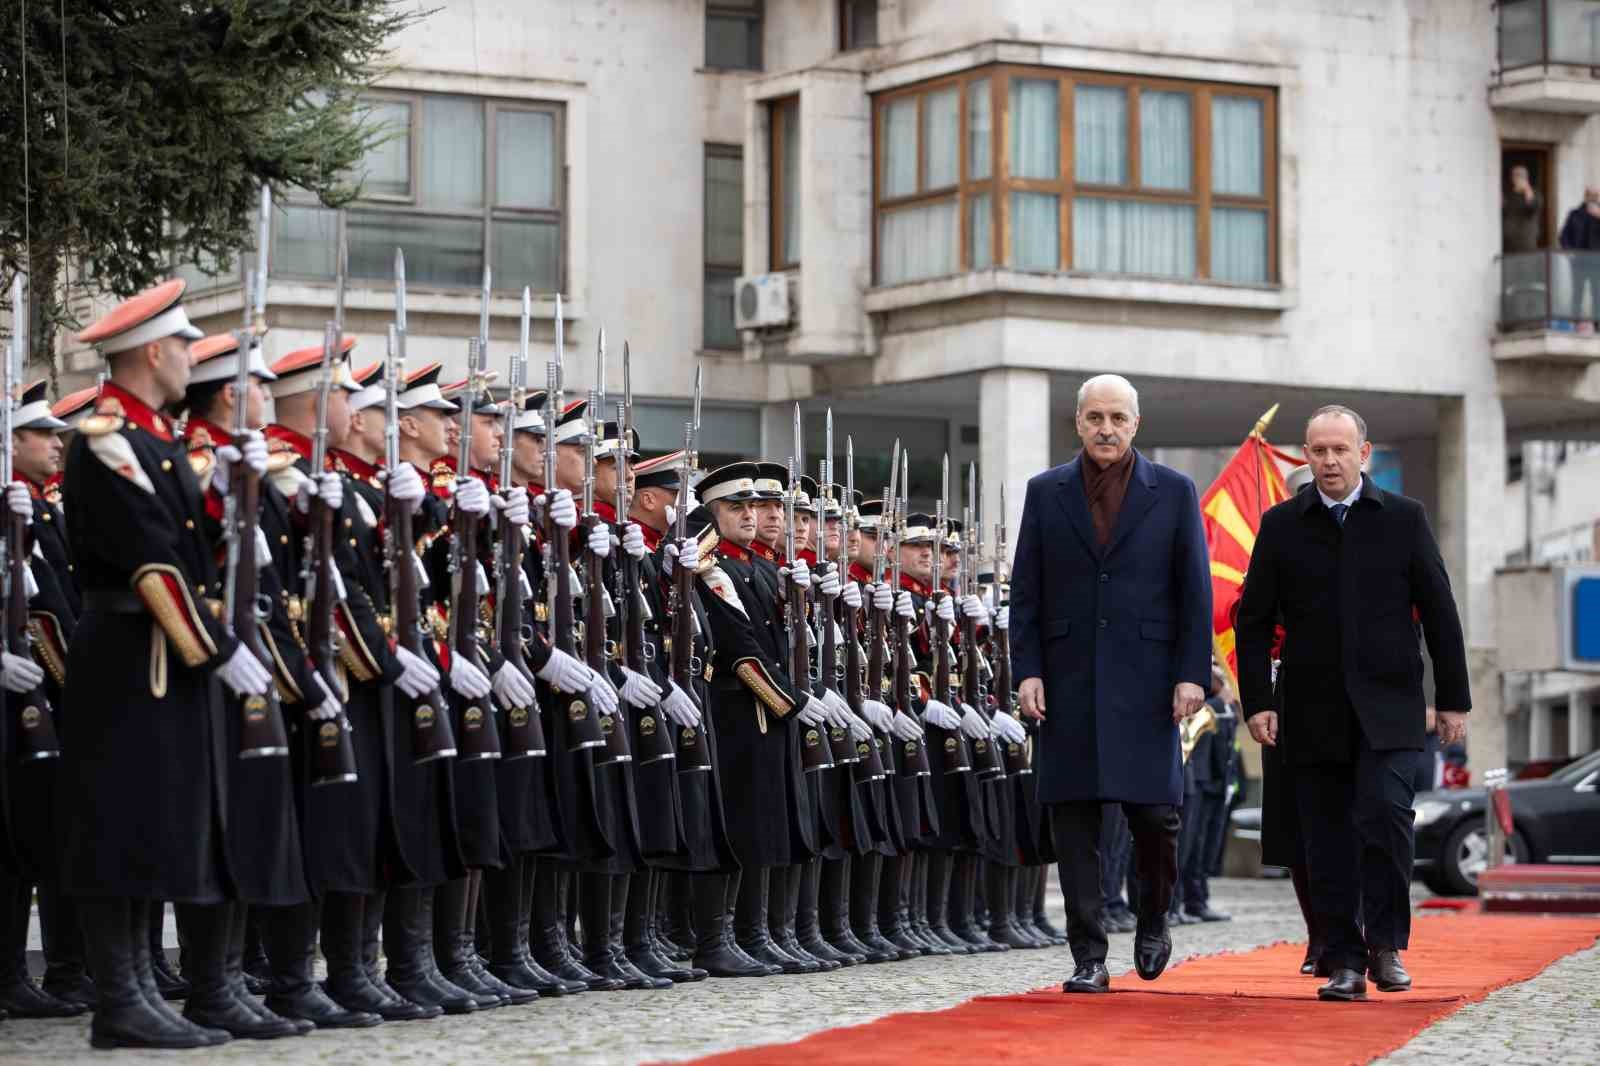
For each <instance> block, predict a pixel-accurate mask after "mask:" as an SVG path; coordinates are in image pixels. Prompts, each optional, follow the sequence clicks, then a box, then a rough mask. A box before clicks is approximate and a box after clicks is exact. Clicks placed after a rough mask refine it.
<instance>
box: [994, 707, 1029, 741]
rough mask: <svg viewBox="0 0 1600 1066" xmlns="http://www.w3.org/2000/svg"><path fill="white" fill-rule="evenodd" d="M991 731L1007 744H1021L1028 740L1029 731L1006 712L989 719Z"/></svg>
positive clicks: (996, 712) (995, 713) (998, 713)
mask: <svg viewBox="0 0 1600 1066" xmlns="http://www.w3.org/2000/svg"><path fill="white" fill-rule="evenodd" d="M989 731H990V732H991V733H993V734H994V735H995V736H997V737H999V738H1000V739H1001V740H1003V741H1005V742H1006V743H1007V744H1021V743H1022V742H1023V741H1025V740H1027V739H1028V731H1027V730H1025V729H1023V728H1022V723H1021V722H1019V721H1017V720H1016V719H1015V718H1013V717H1011V715H1009V714H1007V713H1006V712H1005V711H995V712H994V717H993V718H991V719H989Z"/></svg>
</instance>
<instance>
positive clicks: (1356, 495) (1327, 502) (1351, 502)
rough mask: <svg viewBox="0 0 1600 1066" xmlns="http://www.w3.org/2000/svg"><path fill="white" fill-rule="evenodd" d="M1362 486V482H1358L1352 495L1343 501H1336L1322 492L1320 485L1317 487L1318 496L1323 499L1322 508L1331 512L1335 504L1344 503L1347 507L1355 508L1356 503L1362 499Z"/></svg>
mask: <svg viewBox="0 0 1600 1066" xmlns="http://www.w3.org/2000/svg"><path fill="white" fill-rule="evenodd" d="M1361 485H1362V482H1360V481H1357V482H1356V487H1355V489H1354V490H1353V491H1352V492H1351V493H1350V495H1348V496H1346V497H1345V498H1344V499H1342V500H1335V499H1333V498H1331V497H1330V496H1329V495H1328V494H1327V493H1326V492H1323V491H1322V486H1320V485H1318V486H1317V495H1318V496H1320V497H1322V506H1324V507H1326V508H1328V510H1330V511H1331V510H1333V508H1334V505H1335V504H1341V503H1342V504H1344V505H1345V506H1346V507H1354V506H1355V502H1356V501H1357V500H1359V499H1360V498H1361Z"/></svg>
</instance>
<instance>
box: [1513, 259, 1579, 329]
mask: <svg viewBox="0 0 1600 1066" xmlns="http://www.w3.org/2000/svg"><path fill="white" fill-rule="evenodd" d="M1596 320H1600V252H1558V251H1544V252H1515V253H1512V254H1509V255H1503V256H1501V257H1500V332H1502V333H1520V332H1526V331H1529V330H1547V331H1554V332H1574V333H1585V334H1588V333H1593V331H1594V324H1595V322H1596Z"/></svg>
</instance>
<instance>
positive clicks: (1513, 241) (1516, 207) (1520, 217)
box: [1500, 164, 1544, 255]
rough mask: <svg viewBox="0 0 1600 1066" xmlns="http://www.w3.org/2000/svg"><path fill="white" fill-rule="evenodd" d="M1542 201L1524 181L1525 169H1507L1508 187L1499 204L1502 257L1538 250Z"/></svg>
mask: <svg viewBox="0 0 1600 1066" xmlns="http://www.w3.org/2000/svg"><path fill="white" fill-rule="evenodd" d="M1543 210H1544V201H1543V200H1542V199H1540V197H1539V193H1538V191H1537V190H1535V189H1534V187H1533V183H1532V182H1531V181H1529V180H1528V168H1527V167H1525V166H1522V165H1521V164H1518V165H1517V166H1514V167H1512V168H1511V187H1510V188H1509V189H1508V190H1507V191H1506V195H1505V199H1504V200H1502V201H1501V203H1500V239H1501V242H1502V250H1503V251H1504V252H1505V254H1506V255H1515V254H1517V253H1518V252H1536V251H1538V250H1539V212H1541V211H1543Z"/></svg>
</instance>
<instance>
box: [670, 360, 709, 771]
mask: <svg viewBox="0 0 1600 1066" xmlns="http://www.w3.org/2000/svg"><path fill="white" fill-rule="evenodd" d="M700 385H701V371H700V368H699V367H695V371H694V413H693V417H692V418H691V420H690V421H688V422H685V423H684V424H683V469H682V470H681V471H679V474H678V507H677V514H675V515H674V516H673V531H672V535H673V539H675V540H676V541H677V542H678V543H679V544H682V543H683V542H684V540H685V539H687V537H688V535H689V504H690V502H691V501H692V500H693V499H694V497H693V495H692V494H691V492H692V484H691V482H692V481H693V480H694V474H695V471H696V468H697V467H698V465H699V452H698V451H697V449H698V448H699V446H700ZM694 581H695V574H694V572H693V571H692V570H691V569H690V568H689V567H687V566H684V565H682V564H681V563H680V564H679V565H678V566H676V567H674V568H673V570H672V640H671V644H670V645H669V646H668V655H669V666H670V671H671V674H672V680H673V681H674V682H676V683H677V686H678V687H679V688H681V689H682V690H683V693H684V695H686V696H688V697H690V698H691V699H693V698H694V692H695V687H694V679H695V678H696V677H697V676H699V675H700V673H701V671H702V670H704V669H705V663H704V662H702V661H701V660H700V658H699V657H698V656H697V655H695V653H694V638H695V633H696V632H697V630H698V629H699V623H698V620H697V618H696V616H695V600H694ZM701 713H702V714H709V713H710V711H709V709H707V708H701ZM708 747H709V746H708V745H707V743H706V727H705V726H704V725H703V724H702V725H698V726H695V727H694V728H693V729H689V728H687V727H686V728H683V729H680V730H679V731H678V772H679V773H680V774H688V773H701V772H704V771H706V770H709V769H711V752H710V751H709V750H708Z"/></svg>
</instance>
